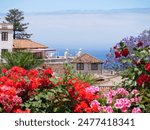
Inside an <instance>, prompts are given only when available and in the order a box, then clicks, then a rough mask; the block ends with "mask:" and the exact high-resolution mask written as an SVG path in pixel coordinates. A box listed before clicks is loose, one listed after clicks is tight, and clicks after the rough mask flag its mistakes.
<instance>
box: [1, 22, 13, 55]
mask: <svg viewBox="0 0 150 130" xmlns="http://www.w3.org/2000/svg"><path fill="white" fill-rule="evenodd" d="M5 27H6V28H7V29H6V28H3V24H0V58H1V50H2V49H8V51H9V52H11V51H12V48H13V25H10V24H7V25H5ZM2 32H8V41H2Z"/></svg>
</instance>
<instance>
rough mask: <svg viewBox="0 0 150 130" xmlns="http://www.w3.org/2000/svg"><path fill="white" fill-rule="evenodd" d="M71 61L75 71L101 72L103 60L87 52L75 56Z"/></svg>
mask: <svg viewBox="0 0 150 130" xmlns="http://www.w3.org/2000/svg"><path fill="white" fill-rule="evenodd" d="M71 63H72V64H73V65H74V68H75V71H76V72H81V73H95V74H102V64H103V62H102V61H101V60H99V59H97V58H95V57H93V56H91V55H89V54H87V53H84V54H81V55H79V56H77V57H75V58H74V59H73V61H72V62H71Z"/></svg>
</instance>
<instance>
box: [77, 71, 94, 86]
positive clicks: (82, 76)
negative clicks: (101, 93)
mask: <svg viewBox="0 0 150 130" xmlns="http://www.w3.org/2000/svg"><path fill="white" fill-rule="evenodd" d="M75 77H76V78H78V79H79V80H81V81H84V82H86V83H89V84H90V85H93V84H96V83H97V78H96V77H95V76H94V75H93V74H90V73H80V72H79V73H77V74H75Z"/></svg>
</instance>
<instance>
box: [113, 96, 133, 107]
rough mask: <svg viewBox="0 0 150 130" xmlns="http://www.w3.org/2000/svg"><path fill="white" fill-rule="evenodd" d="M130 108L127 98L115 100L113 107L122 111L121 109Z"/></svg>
mask: <svg viewBox="0 0 150 130" xmlns="http://www.w3.org/2000/svg"><path fill="white" fill-rule="evenodd" d="M130 106H131V103H130V100H129V99H128V98H120V99H116V103H115V107H116V108H119V109H122V108H129V107H130Z"/></svg>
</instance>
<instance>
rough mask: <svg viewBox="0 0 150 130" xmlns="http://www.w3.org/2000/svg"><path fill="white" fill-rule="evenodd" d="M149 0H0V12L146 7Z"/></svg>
mask: <svg viewBox="0 0 150 130" xmlns="http://www.w3.org/2000/svg"><path fill="white" fill-rule="evenodd" d="M148 7H150V0H0V12H6V11H7V10H8V9H10V8H19V9H21V10H23V11H25V12H49V11H58V10H97V9H106V10H107V9H124V8H148Z"/></svg>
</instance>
